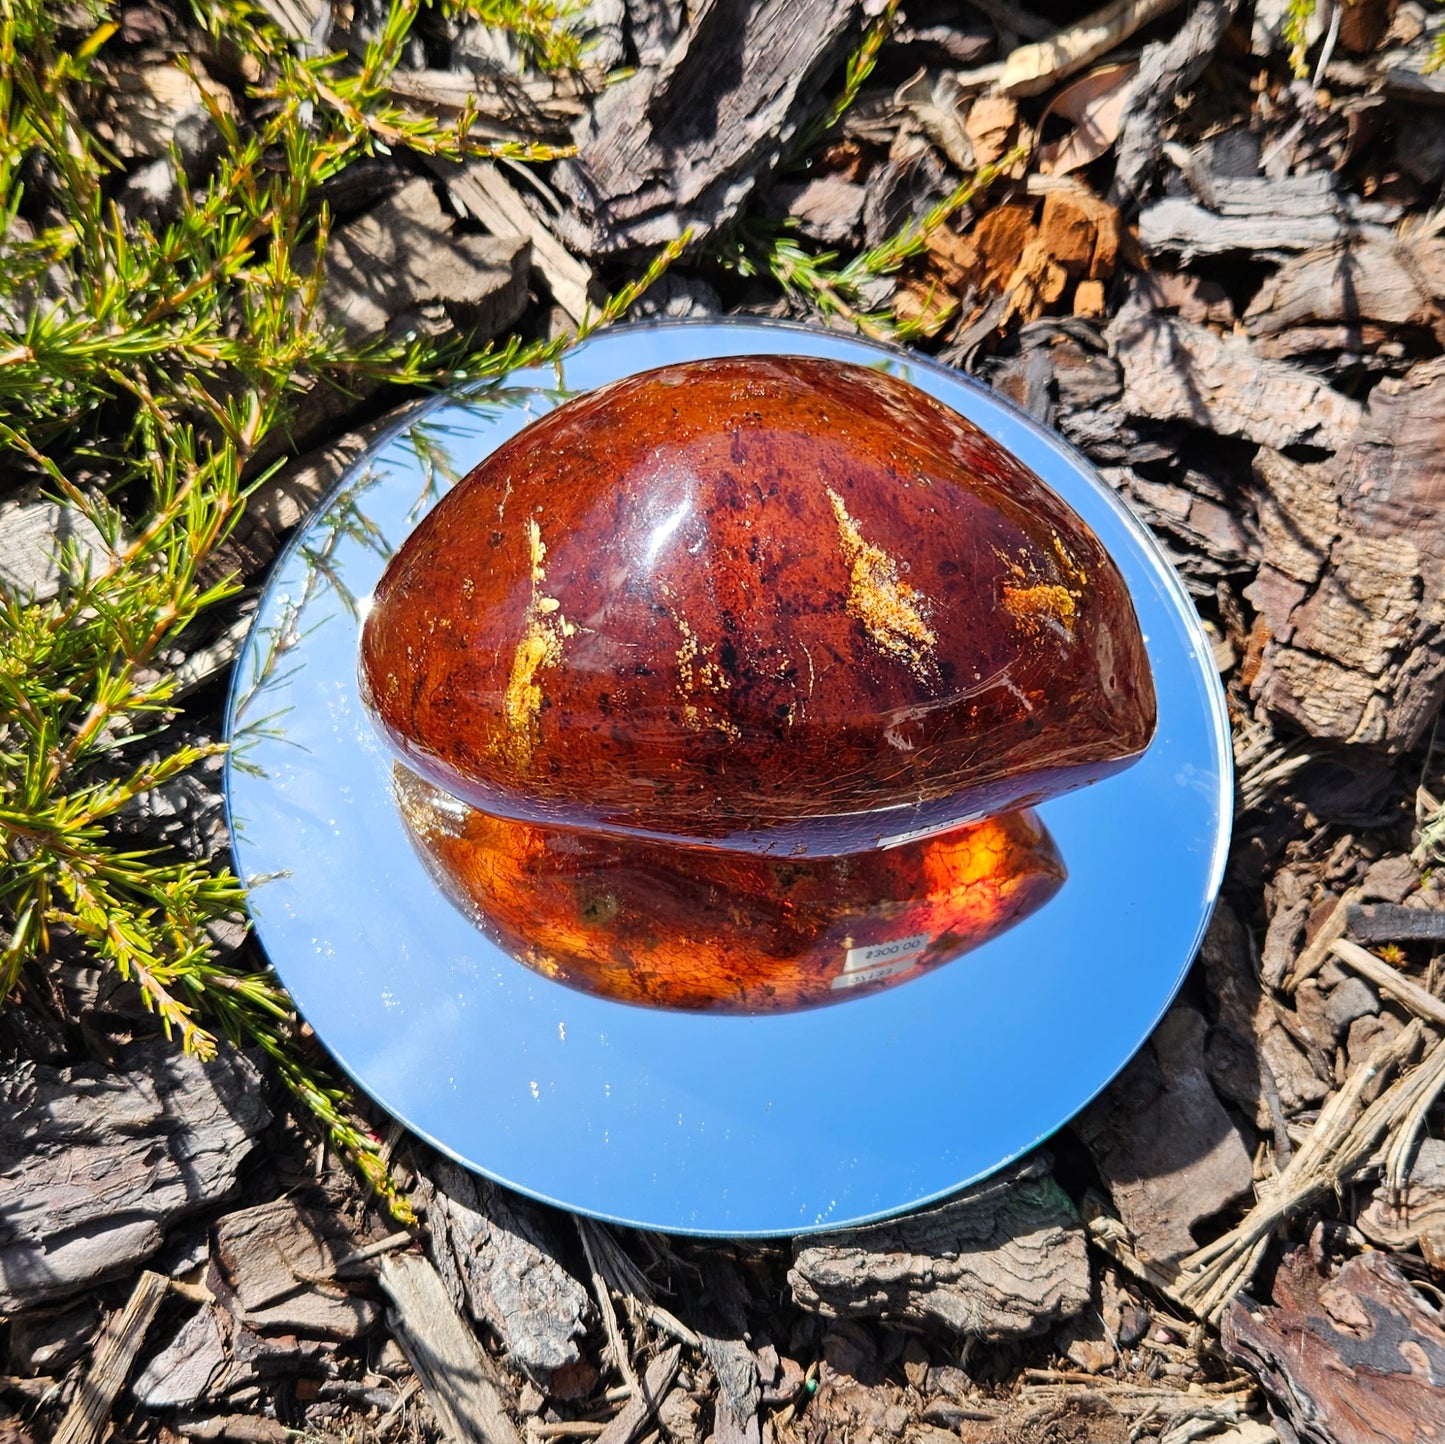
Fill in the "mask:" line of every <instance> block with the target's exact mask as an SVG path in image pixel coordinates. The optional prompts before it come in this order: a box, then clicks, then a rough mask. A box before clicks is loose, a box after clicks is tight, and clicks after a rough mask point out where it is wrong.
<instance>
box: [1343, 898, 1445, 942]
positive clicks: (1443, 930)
mask: <svg viewBox="0 0 1445 1444" xmlns="http://www.w3.org/2000/svg"><path fill="white" fill-rule="evenodd" d="M1349 929H1350V934H1351V936H1352V937H1353V938H1354V939H1355V941H1356V942H1360V943H1365V944H1369V943H1445V908H1407V907H1402V906H1401V905H1400V904H1398V903H1362V904H1359V905H1357V906H1355V907H1352V908H1351V909H1350V911H1349Z"/></svg>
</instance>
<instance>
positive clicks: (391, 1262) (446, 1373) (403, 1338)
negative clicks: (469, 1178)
mask: <svg viewBox="0 0 1445 1444" xmlns="http://www.w3.org/2000/svg"><path fill="white" fill-rule="evenodd" d="M381 1286H382V1288H383V1289H385V1290H386V1293H387V1296H388V1297H389V1298H390V1299H391V1301H392V1304H393V1307H392V1308H390V1309H389V1310H388V1311H387V1322H388V1323H389V1324H390V1326H391V1331H392V1334H393V1335H394V1336H395V1338H396V1341H397V1343H398V1344H400V1345H401V1349H402V1352H403V1353H404V1354H405V1355H406V1357H407V1361H408V1362H409V1363H410V1364H411V1367H412V1369H413V1371H414V1372H415V1374H416V1376H417V1378H418V1379H420V1380H421V1385H422V1388H423V1390H425V1392H426V1397H427V1402H428V1403H429V1404H430V1405H431V1406H432V1411H433V1412H434V1413H435V1414H436V1416H437V1420H438V1421H439V1422H440V1424H441V1426H442V1432H443V1434H444V1435H445V1436H446V1437H447V1438H448V1439H450V1440H452V1441H454V1444H521V1436H520V1435H519V1434H518V1433H517V1429H516V1426H515V1425H514V1424H513V1423H512V1420H511V1418H510V1416H509V1415H508V1414H507V1412H506V1410H505V1408H504V1407H503V1402H502V1395H501V1393H500V1391H499V1389H498V1387H497V1373H496V1369H495V1368H494V1366H493V1364H492V1361H491V1360H490V1359H489V1358H488V1357H487V1354H486V1351H485V1350H484V1349H483V1348H482V1346H481V1344H480V1343H478V1341H477V1339H476V1336H475V1335H474V1334H473V1333H472V1331H471V1330H470V1329H469V1328H468V1327H467V1325H466V1323H465V1321H464V1320H463V1319H462V1316H461V1315H460V1314H459V1313H458V1312H457V1311H456V1308H455V1307H454V1306H453V1304H452V1301H451V1299H450V1298H449V1297H448V1295H447V1287H446V1285H445V1284H444V1283H443V1282H442V1280H441V1275H440V1274H438V1273H437V1271H436V1270H435V1269H434V1268H433V1267H432V1266H431V1264H430V1263H428V1262H427V1260H426V1259H424V1258H422V1257H421V1256H420V1255H418V1254H388V1255H387V1257H386V1258H385V1259H383V1260H382V1265H381Z"/></svg>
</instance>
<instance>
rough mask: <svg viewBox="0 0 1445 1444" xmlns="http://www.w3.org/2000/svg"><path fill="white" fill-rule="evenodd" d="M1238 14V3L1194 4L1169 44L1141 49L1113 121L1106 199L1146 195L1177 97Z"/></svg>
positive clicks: (1124, 200) (1126, 200)
mask: <svg viewBox="0 0 1445 1444" xmlns="http://www.w3.org/2000/svg"><path fill="white" fill-rule="evenodd" d="M1238 9H1239V0H1198V3H1196V4H1194V5H1192V6H1191V7H1190V10H1189V15H1188V17H1187V18H1186V19H1185V21H1184V23H1183V24H1182V25H1181V26H1180V27H1179V29H1178V30H1177V31H1175V33H1174V35H1173V36H1172V37H1171V38H1170V39H1169V40H1167V41H1165V42H1163V43H1159V42H1154V43H1151V44H1149V45H1146V46H1145V47H1144V53H1143V54H1142V55H1141V56H1140V57H1139V64H1138V69H1137V73H1136V75H1135V76H1134V79H1133V82H1132V84H1131V85H1130V86H1129V90H1128V94H1127V96H1126V97H1125V98H1124V99H1123V101H1122V103H1121V104H1120V105H1119V110H1120V111H1121V112H1122V114H1121V115H1120V117H1119V119H1118V120H1117V121H1116V124H1118V125H1119V126H1120V136H1119V153H1118V158H1117V160H1116V161H1115V163H1114V181H1113V184H1112V186H1111V188H1110V190H1109V199H1110V200H1111V201H1114V202H1115V203H1116V204H1117V205H1121V206H1122V205H1126V204H1130V205H1132V204H1133V203H1135V202H1137V200H1138V199H1139V197H1141V196H1142V195H1143V194H1144V192H1145V189H1146V187H1147V184H1148V182H1149V179H1150V178H1151V176H1152V174H1153V171H1154V167H1155V165H1156V163H1157V161H1158V159H1159V154H1160V151H1161V150H1162V148H1163V140H1164V135H1165V124H1166V120H1167V118H1168V117H1169V116H1170V114H1171V113H1172V112H1173V109H1174V106H1175V104H1176V101H1177V100H1178V97H1179V95H1180V94H1181V92H1183V91H1186V90H1188V88H1189V87H1190V86H1191V85H1193V84H1194V82H1195V81H1196V80H1197V79H1198V78H1199V76H1200V75H1201V74H1202V73H1203V71H1204V68H1205V66H1206V65H1208V64H1209V62H1210V60H1212V59H1213V57H1214V54H1215V52H1216V51H1217V50H1218V49H1219V44H1220V41H1221V40H1223V38H1224V32H1225V30H1226V29H1228V27H1229V23H1230V21H1231V20H1233V18H1234V14H1235V12H1236V11H1237V10H1238Z"/></svg>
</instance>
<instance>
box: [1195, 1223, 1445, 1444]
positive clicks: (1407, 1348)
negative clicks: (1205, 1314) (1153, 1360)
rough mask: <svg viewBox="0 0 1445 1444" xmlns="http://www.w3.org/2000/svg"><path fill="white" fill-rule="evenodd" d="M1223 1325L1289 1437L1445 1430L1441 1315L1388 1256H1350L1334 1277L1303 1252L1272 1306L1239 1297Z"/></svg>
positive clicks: (1386, 1436)
mask: <svg viewBox="0 0 1445 1444" xmlns="http://www.w3.org/2000/svg"><path fill="white" fill-rule="evenodd" d="M1221 1332H1222V1336H1223V1343H1224V1349H1225V1352H1226V1353H1227V1354H1228V1355H1229V1356H1230V1357H1231V1358H1232V1359H1234V1360H1235V1361H1236V1362H1237V1363H1240V1364H1242V1365H1243V1366H1244V1367H1246V1368H1248V1369H1249V1370H1250V1371H1251V1372H1253V1373H1255V1374H1257V1375H1258V1377H1259V1379H1260V1382H1261V1383H1262V1384H1263V1385H1264V1387H1265V1390H1266V1392H1267V1394H1268V1395H1269V1400H1270V1407H1271V1410H1272V1411H1274V1412H1275V1414H1276V1416H1277V1418H1278V1420H1279V1424H1280V1432H1281V1433H1282V1434H1283V1435H1284V1437H1286V1438H1294V1439H1298V1440H1300V1441H1301V1444H1338V1441H1341V1440H1346V1439H1347V1440H1350V1441H1352V1444H1387V1441H1388V1444H1417V1441H1418V1444H1425V1441H1427V1440H1437V1439H1439V1438H1440V1437H1441V1435H1442V1433H1445V1384H1442V1381H1445V1329H1442V1327H1441V1318H1440V1314H1439V1312H1438V1311H1437V1310H1436V1309H1434V1308H1433V1307H1431V1305H1430V1304H1428V1303H1427V1302H1426V1300H1425V1297H1424V1295H1423V1294H1421V1293H1419V1292H1418V1291H1417V1290H1415V1289H1413V1288H1412V1287H1411V1286H1410V1282H1409V1280H1408V1279H1407V1278H1406V1277H1405V1276H1404V1274H1402V1273H1401V1272H1400V1269H1399V1267H1398V1265H1396V1264H1395V1263H1394V1262H1393V1261H1392V1260H1391V1259H1390V1258H1389V1257H1388V1256H1387V1255H1385V1254H1382V1253H1366V1254H1362V1255H1360V1256H1359V1257H1358V1258H1352V1259H1350V1260H1349V1262H1348V1263H1346V1264H1345V1265H1344V1267H1343V1268H1341V1269H1340V1271H1339V1273H1338V1274H1337V1275H1336V1276H1335V1277H1334V1278H1333V1279H1332V1280H1326V1279H1324V1278H1321V1277H1320V1275H1319V1274H1318V1273H1317V1272H1316V1269H1315V1266H1314V1264H1313V1262H1312V1261H1311V1259H1310V1257H1309V1254H1308V1252H1307V1251H1306V1250H1304V1249H1297V1250H1296V1251H1295V1252H1294V1253H1293V1254H1291V1255H1290V1256H1289V1257H1288V1258H1287V1259H1286V1260H1285V1262H1284V1264H1283V1265H1282V1266H1281V1267H1280V1269H1279V1271H1278V1273H1277V1274H1276V1276H1275V1282H1274V1306H1273V1307H1267V1306H1266V1307H1261V1306H1260V1305H1259V1304H1256V1303H1254V1302H1253V1301H1251V1300H1247V1299H1237V1300H1236V1301H1235V1302H1234V1303H1233V1304H1231V1305H1230V1308H1229V1311H1228V1312H1227V1313H1226V1314H1225V1316H1224V1320H1223V1324H1222V1329H1221Z"/></svg>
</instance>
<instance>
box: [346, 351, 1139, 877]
mask: <svg viewBox="0 0 1445 1444" xmlns="http://www.w3.org/2000/svg"><path fill="white" fill-rule="evenodd" d="M361 682H362V694H363V697H364V698H365V699H366V701H367V702H368V704H369V706H370V707H371V708H372V710H373V713H374V716H375V718H376V719H377V721H378V723H379V725H380V727H381V729H382V731H383V733H384V734H385V736H386V737H387V738H388V740H389V741H390V743H391V744H392V746H393V747H394V748H395V750H396V751H397V752H398V754H399V755H400V756H401V757H402V758H403V759H404V760H405V761H406V763H407V765H408V766H410V767H412V768H414V769H415V770H416V771H417V772H419V773H421V774H422V775H424V776H425V777H427V778H428V779H430V780H431V781H432V782H434V783H436V784H437V785H438V786H440V787H441V788H443V789H444V790H446V791H447V792H449V793H452V794H453V795H455V796H457V797H459V798H461V799H463V800H465V801H466V802H468V803H470V804H471V805H473V806H475V807H478V808H480V809H481V810H483V811H485V812H488V813H491V814H493V815H496V816H500V817H509V818H513V819H516V820H519V821H526V822H533V823H538V824H544V825H553V826H572V827H578V828H596V829H601V830H604V831H609V832H620V833H627V834H631V835H637V836H643V837H652V838H658V839H672V840H675V841H680V842H686V843H694V844H703V845H712V846H717V847H724V848H731V849H741V850H745V851H751V852H761V853H769V854H782V855H786V856H805V855H808V856H834V855H840V854H846V853H850V852H854V851H857V850H859V849H863V848H869V847H888V846H892V845H895V844H896V843H898V842H899V841H902V840H906V839H909V838H912V837H915V836H926V835H932V834H935V833H939V832H942V831H945V830H947V829H949V828H953V827H957V826H959V825H960V824H962V823H964V822H969V821H974V820H977V819H979V818H982V817H986V816H989V815H991V814H994V813H998V812H1002V811H1006V810H1010V809H1014V808H1018V807H1022V806H1031V805H1033V804H1035V803H1037V802H1039V801H1041V800H1043V799H1044V798H1046V797H1049V796H1052V795H1054V794H1056V793H1059V792H1062V791H1066V790H1068V789H1070V788H1073V787H1078V786H1081V785H1084V784H1086V783H1090V782H1093V781H1096V780H1097V779H1099V778H1101V777H1103V776H1105V775H1107V774H1108V773H1110V772H1113V771H1116V770H1118V769H1119V768H1120V767H1123V766H1126V765H1127V764H1128V763H1129V762H1130V761H1132V760H1134V759H1135V758H1137V757H1138V756H1139V755H1140V753H1141V752H1142V751H1143V749H1144V748H1145V746H1146V745H1147V744H1148V742H1149V739H1150V737H1151V735H1152V733H1153V730H1154V722H1155V700H1154V690H1153V684H1152V680H1151V677H1150V671H1149V664H1148V659H1147V657H1146V654H1145V649H1144V643H1143V639H1142V637H1141V635H1140V631H1139V627H1138V623H1137V621H1136V620H1135V616H1134V611H1133V607H1132V605H1131V603H1130V600H1129V596H1128V592H1127V590H1126V588H1125V585H1124V583H1123V580H1122V578H1121V577H1120V575H1119V572H1118V570H1117V568H1116V567H1115V566H1114V564H1113V563H1112V561H1111V560H1110V559H1109V557H1108V555H1107V554H1106V553H1105V551H1104V549H1103V548H1102V546H1101V545H1100V544H1099V542H1098V541H1097V539H1096V538H1095V537H1094V535H1093V533H1092V532H1091V531H1090V530H1089V529H1088V528H1087V527H1086V526H1085V525H1084V523H1083V522H1082V521H1081V520H1080V519H1079V518H1078V516H1077V515H1076V514H1075V513H1074V512H1073V511H1072V510H1071V509H1070V508H1069V507H1068V506H1066V505H1065V504H1064V503H1063V502H1062V501H1061V500H1060V499H1059V498H1058V497H1057V496H1056V495H1055V494H1054V493H1053V492H1052V491H1050V490H1049V489H1048V488H1047V487H1046V486H1045V485H1044V484H1043V483H1042V482H1041V481H1040V480H1039V479H1038V478H1037V477H1036V476H1035V475H1034V474H1033V473H1032V472H1030V471H1028V470H1026V469H1025V468H1024V467H1023V466H1022V465H1020V464H1019V463H1018V462H1017V461H1015V460H1014V459H1013V458H1012V457H1011V456H1010V455H1009V454H1008V453H1007V452H1005V451H1004V450H1003V449H1002V448H1001V447H999V446H998V445H997V444H996V443H995V442H993V441H992V440H990V439H989V438H988V437H987V436H985V435H984V434H983V433H982V432H981V431H979V430H978V428H976V427H975V426H973V425H972V424H971V423H969V422H967V421H965V420H964V419H962V418H961V417H960V416H958V415H957V414H956V413H955V412H953V411H951V410H949V409H948V408H947V407H945V406H943V405H941V404H940V403H939V402H937V401H935V400H933V399H932V398H931V397H929V396H927V395H926V394H924V393H923V392H921V391H919V390H917V389H916V388H914V387H912V386H910V385H908V384H907V383H906V382H903V381H900V380H898V379H896V378H894V377H892V376H889V375H887V374H885V373H883V372H879V371H874V370H871V369H867V368H863V367H858V366H853V365H846V364H843V363H839V362H833V361H827V360H822V359H814V358H802V357H748V358H735V359H724V360H711V361H698V362H689V363H683V364H679V365H674V366H669V367H664V368H661V369H659V370H656V371H651V372H645V373H642V374H640V375H637V376H633V377H629V378H627V379H625V380H622V381H618V382H614V383H612V384H610V385H607V386H603V387H600V388H598V389H597V390H595V391H593V392H590V393H588V394H587V395H585V396H582V397H580V398H577V399H575V400H572V401H570V402H568V403H566V404H564V405H563V406H561V407H559V408H558V409H557V410H555V411H553V412H551V413H549V414H548V415H546V416H544V417H543V418H542V419H540V420H539V421H537V422H535V423H533V424H532V425H531V426H529V427H528V428H526V430H524V431H523V432H521V433H520V434H519V435H517V436H516V437H514V438H513V439H512V440H510V441H508V442H507V443H505V444H504V445H503V446H501V447H500V448H499V449H498V450H497V451H495V452H494V453H493V454H492V455H491V456H490V457H489V458H488V459H487V460H486V461H485V462H483V463H482V465H481V466H479V467H478V468H477V469H476V470H475V471H473V472H472V473H471V474H470V475H469V476H468V477H467V478H466V479H465V480H464V481H463V482H461V483H460V484H459V485H458V486H457V487H455V488H454V489H453V490H452V491H451V492H450V493H449V494H448V495H447V496H446V497H444V498H443V499H442V501H441V502H440V503H439V504H438V505H437V506H436V507H435V508H434V509H433V510H432V511H431V512H430V514H429V515H428V516H427V517H426V518H425V519H424V520H423V521H422V523H421V524H420V526H418V528H417V529H416V531H415V532H414V533H413V535H412V536H411V537H410V538H409V539H408V541H407V542H406V543H405V545H404V546H403V547H402V548H401V549H400V551H399V552H398V553H397V554H396V556H395V557H394V558H393V559H392V561H391V563H390V564H389V566H388V567H387V570H386V572H385V574H384V576H383V577H382V579H381V582H380V584H379V585H378V587H377V590H376V594H375V598H374V602H373V605H372V608H371V610H370V612H369V614H368V616H367V619H366V623H365V627H364V631H363V636H362V655H361Z"/></svg>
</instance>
